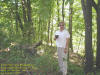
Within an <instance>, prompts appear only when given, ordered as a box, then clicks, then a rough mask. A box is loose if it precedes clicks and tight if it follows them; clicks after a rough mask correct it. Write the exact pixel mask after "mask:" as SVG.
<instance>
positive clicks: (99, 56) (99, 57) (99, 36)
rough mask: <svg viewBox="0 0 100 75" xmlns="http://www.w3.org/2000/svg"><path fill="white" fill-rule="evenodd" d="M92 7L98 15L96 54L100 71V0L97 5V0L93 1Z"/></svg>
mask: <svg viewBox="0 0 100 75" xmlns="http://www.w3.org/2000/svg"><path fill="white" fill-rule="evenodd" d="M92 5H93V7H94V8H95V10H96V14H97V19H96V20H97V53H96V67H97V68H99V69H100V0H98V3H97V4H96V2H95V0H92Z"/></svg>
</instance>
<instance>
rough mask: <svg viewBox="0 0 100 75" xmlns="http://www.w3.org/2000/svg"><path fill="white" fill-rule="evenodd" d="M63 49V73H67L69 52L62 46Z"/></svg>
mask: <svg viewBox="0 0 100 75" xmlns="http://www.w3.org/2000/svg"><path fill="white" fill-rule="evenodd" d="M62 51H63V75H66V74H67V54H65V53H64V48H62Z"/></svg>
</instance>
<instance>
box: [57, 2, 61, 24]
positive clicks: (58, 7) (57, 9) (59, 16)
mask: <svg viewBox="0 0 100 75" xmlns="http://www.w3.org/2000/svg"><path fill="white" fill-rule="evenodd" d="M59 11H60V10H59V0H57V14H58V23H59V21H60V13H59Z"/></svg>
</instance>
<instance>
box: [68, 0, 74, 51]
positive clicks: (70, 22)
mask: <svg viewBox="0 0 100 75" xmlns="http://www.w3.org/2000/svg"><path fill="white" fill-rule="evenodd" d="M73 1H74V0H72V1H70V2H69V4H70V5H69V33H70V45H69V46H70V48H71V50H72V51H73V45H72V18H73Z"/></svg>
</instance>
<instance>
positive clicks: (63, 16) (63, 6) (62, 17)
mask: <svg viewBox="0 0 100 75" xmlns="http://www.w3.org/2000/svg"><path fill="white" fill-rule="evenodd" d="M64 3H65V0H63V3H62V18H63V21H64V17H65V15H64Z"/></svg>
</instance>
